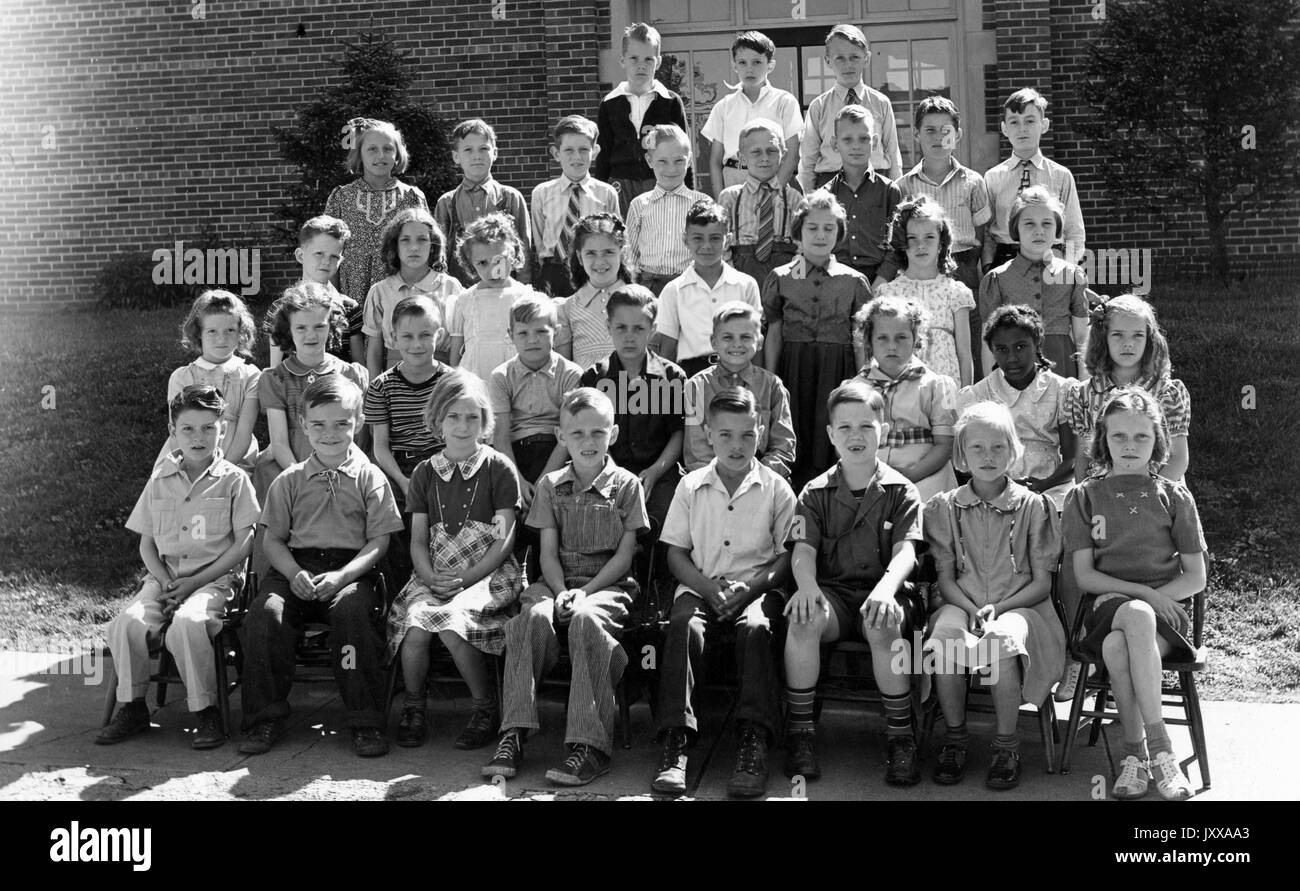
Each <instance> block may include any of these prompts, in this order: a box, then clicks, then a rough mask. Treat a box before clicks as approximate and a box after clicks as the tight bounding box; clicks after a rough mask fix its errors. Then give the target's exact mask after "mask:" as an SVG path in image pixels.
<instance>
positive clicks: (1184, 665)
mask: <svg viewBox="0 0 1300 891" xmlns="http://www.w3.org/2000/svg"><path fill="white" fill-rule="evenodd" d="M1207 573H1208V567H1207ZM1095 599H1096V595H1093V594H1085V595H1084V599H1083V603H1082V604H1081V605H1080V607H1079V611H1078V615H1077V616H1076V617H1075V620H1074V628H1073V629H1072V630H1071V633H1070V638H1069V640H1070V655H1071V657H1072V658H1074V659H1075V660H1077V661H1078V662H1079V663H1080V666H1081V669H1080V674H1079V685H1078V687H1077V688H1076V689H1075V691H1074V699H1073V701H1072V702H1071V704H1070V720H1069V724H1068V726H1067V728H1066V731H1065V747H1064V749H1063V751H1062V754H1061V773H1063V774H1066V773H1069V772H1070V759H1071V756H1072V755H1073V753H1074V745H1075V737H1076V736H1077V735H1078V733H1079V730H1080V725H1081V722H1082V719H1083V718H1085V717H1086V718H1088V723H1089V724H1090V730H1091V734H1090V738H1089V742H1088V744H1089V745H1096V744H1097V738H1098V736H1100V737H1101V739H1102V742H1103V743H1104V744H1105V747H1106V760H1107V761H1108V762H1110V768H1111V776H1112V777H1113V776H1115V773H1116V771H1115V764H1114V759H1113V758H1112V757H1111V752H1110V741H1109V740H1107V739H1106V735H1105V728H1104V722H1105V721H1106V720H1111V721H1114V720H1116V719H1118V717H1119V713H1118V712H1117V711H1116V710H1115V709H1113V708H1108V706H1110V705H1111V704H1112V703H1113V702H1114V697H1112V696H1111V692H1110V680H1109V678H1108V677H1107V675H1106V667H1105V665H1104V663H1102V662H1100V661H1097V662H1096V663H1095V664H1096V666H1097V671H1096V673H1095V674H1093V675H1092V676H1091V677H1090V676H1089V668H1090V667H1091V666H1092V665H1093V664H1094V662H1093V661H1092V660H1091V659H1089V658H1088V657H1087V656H1086V655H1085V654H1084V653H1083V652H1081V651H1080V649H1079V643H1078V642H1079V639H1080V636H1081V635H1082V631H1083V622H1084V617H1085V616H1086V615H1087V614H1088V613H1089V612H1090V611H1091V610H1092V605H1093V601H1094V600H1095ZM1204 634H1205V591H1200V592H1198V593H1197V594H1196V595H1195V596H1194V597H1193V598H1192V646H1193V648H1194V651H1193V654H1192V658H1191V659H1190V660H1188V661H1173V660H1169V659H1166V660H1163V661H1162V662H1161V665H1160V667H1161V668H1162V669H1163V670H1164V671H1166V672H1172V673H1174V674H1176V675H1177V682H1176V683H1174V684H1172V685H1165V684H1162V685H1161V691H1160V704H1161V707H1162V710H1163V709H1165V708H1181V709H1182V712H1183V714H1182V716H1181V717H1177V716H1175V717H1169V718H1165V723H1166V724H1174V725H1177V726H1179V727H1186V728H1188V731H1189V732H1190V734H1191V737H1192V750H1193V754H1192V755H1191V756H1190V757H1188V758H1185V759H1183V761H1182V762H1181V766H1182V769H1183V771H1184V772H1186V771H1187V770H1188V766H1189V765H1190V764H1191V763H1192V762H1193V761H1195V762H1196V763H1197V767H1198V768H1199V770H1200V772H1201V788H1202V789H1208V788H1210V763H1209V755H1208V753H1207V750H1206V744H1205V721H1204V719H1203V718H1202V716H1201V698H1200V694H1199V693H1198V692H1197V689H1196V674H1197V673H1198V672H1200V671H1204V670H1205V666H1206V665H1207V664H1208V662H1209V652H1208V650H1207V648H1206V646H1205V643H1204ZM1090 694H1095V696H1096V701H1095V702H1094V704H1093V706H1092V708H1085V707H1084V700H1085V699H1087V697H1088V696H1089V695H1090Z"/></svg>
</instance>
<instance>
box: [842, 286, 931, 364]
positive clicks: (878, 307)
mask: <svg viewBox="0 0 1300 891" xmlns="http://www.w3.org/2000/svg"><path fill="white" fill-rule="evenodd" d="M876 316H888V317H889V318H893V319H904V320H905V321H906V322H907V323H908V324H909V325H910V326H911V329H912V343H913V345H912V350H913V354H916V353H920V352H921V346H922V344H923V343H924V342H925V336H924V334H923V332H924V330H925V309H924V308H923V307H922V306H921V304H919V303H917V302H916V301H914V300H905V299H904V298H902V297H876V298H873V299H872V300H871V302H870V303H868V304H867V305H866V306H864V307H862V309H860V310H858V311H857V313H856V314H855V315H854V316H853V322H854V324H855V325H856V326H857V328H858V330H859V331H861V332H862V344H863V346H864V347H865V348H866V351H867V357H868V358H870V356H871V338H872V336H873V335H874V334H875V332H876Z"/></svg>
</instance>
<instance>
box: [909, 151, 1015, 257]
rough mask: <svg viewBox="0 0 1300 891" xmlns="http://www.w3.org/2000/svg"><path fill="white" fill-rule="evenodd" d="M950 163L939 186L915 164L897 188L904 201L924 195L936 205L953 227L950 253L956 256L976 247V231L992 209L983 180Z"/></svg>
mask: <svg viewBox="0 0 1300 891" xmlns="http://www.w3.org/2000/svg"><path fill="white" fill-rule="evenodd" d="M949 160H950V161H951V162H952V166H951V167H950V168H949V169H948V172H947V174H945V175H944V177H943V179H942V180H940V181H939V182H935V181H934V180H932V179H930V177H928V176H926V175H925V165H924V164H917V165H916V166H915V167H913V168H912V169H911V170H909V171H908V172H907V173H906V174H904V175H903V178H902V179H900V180H899V181H898V188H899V189H900V190H902V193H903V197H905V198H914V197H916V196H917V195H927V196H929V197H930V198H933V199H934V200H935V201H937V202H939V204H940V205H941V206H942V207H943V209H944V210H945V211H946V212H947V214H948V220H949V221H950V222H951V224H952V252H953V253H954V254H956V253H960V252H961V251H966V250H970V249H971V248H973V247H975V246H976V242H975V228H976V227H977V226H983V225H984V224H985V223H987V222H988V221H989V220H991V219H992V218H993V207H992V203H991V202H990V201H989V190H988V186H987V185H985V183H984V177H982V176H980V175H979V174H978V173H976V172H975V171H974V170H971V169H970V168H969V167H963V166H962V165H961V164H960V163H958V161H957V159H956V158H950V159H949Z"/></svg>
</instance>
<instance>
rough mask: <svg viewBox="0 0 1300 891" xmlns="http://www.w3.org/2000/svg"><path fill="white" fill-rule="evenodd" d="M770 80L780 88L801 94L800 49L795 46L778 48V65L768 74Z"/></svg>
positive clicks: (793, 93)
mask: <svg viewBox="0 0 1300 891" xmlns="http://www.w3.org/2000/svg"><path fill="white" fill-rule="evenodd" d="M767 79H768V82H769V83H771V84H772V86H774V87H776V88H777V89H780V90H785V91H786V92H787V93H790V94H792V95H794V96H795V98H798V96H799V49H798V47H793V46H778V47H777V48H776V67H775V68H773V69H772V73H771V74H769V75H768V76H767Z"/></svg>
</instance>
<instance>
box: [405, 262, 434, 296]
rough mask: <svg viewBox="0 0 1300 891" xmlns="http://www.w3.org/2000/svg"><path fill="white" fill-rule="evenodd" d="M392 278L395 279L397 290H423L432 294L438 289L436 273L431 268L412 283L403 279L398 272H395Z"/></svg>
mask: <svg viewBox="0 0 1300 891" xmlns="http://www.w3.org/2000/svg"><path fill="white" fill-rule="evenodd" d="M394 278H396V279H397V290H398V291H399V292H400V291H424V292H425V293H427V294H432V293H434V292H435V291H437V289H438V273H437V272H436V271H434V269H432V268H430V269H429V271H428V272H426V273H425V274H424V277H423V278H421V279H420V280H419V281H418V282H415V283H414V284H409V283H408V282H407V281H406V280H405V279H403V278H402V274H401V273H400V272H399V273H397V274H396V275H395V276H394Z"/></svg>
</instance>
